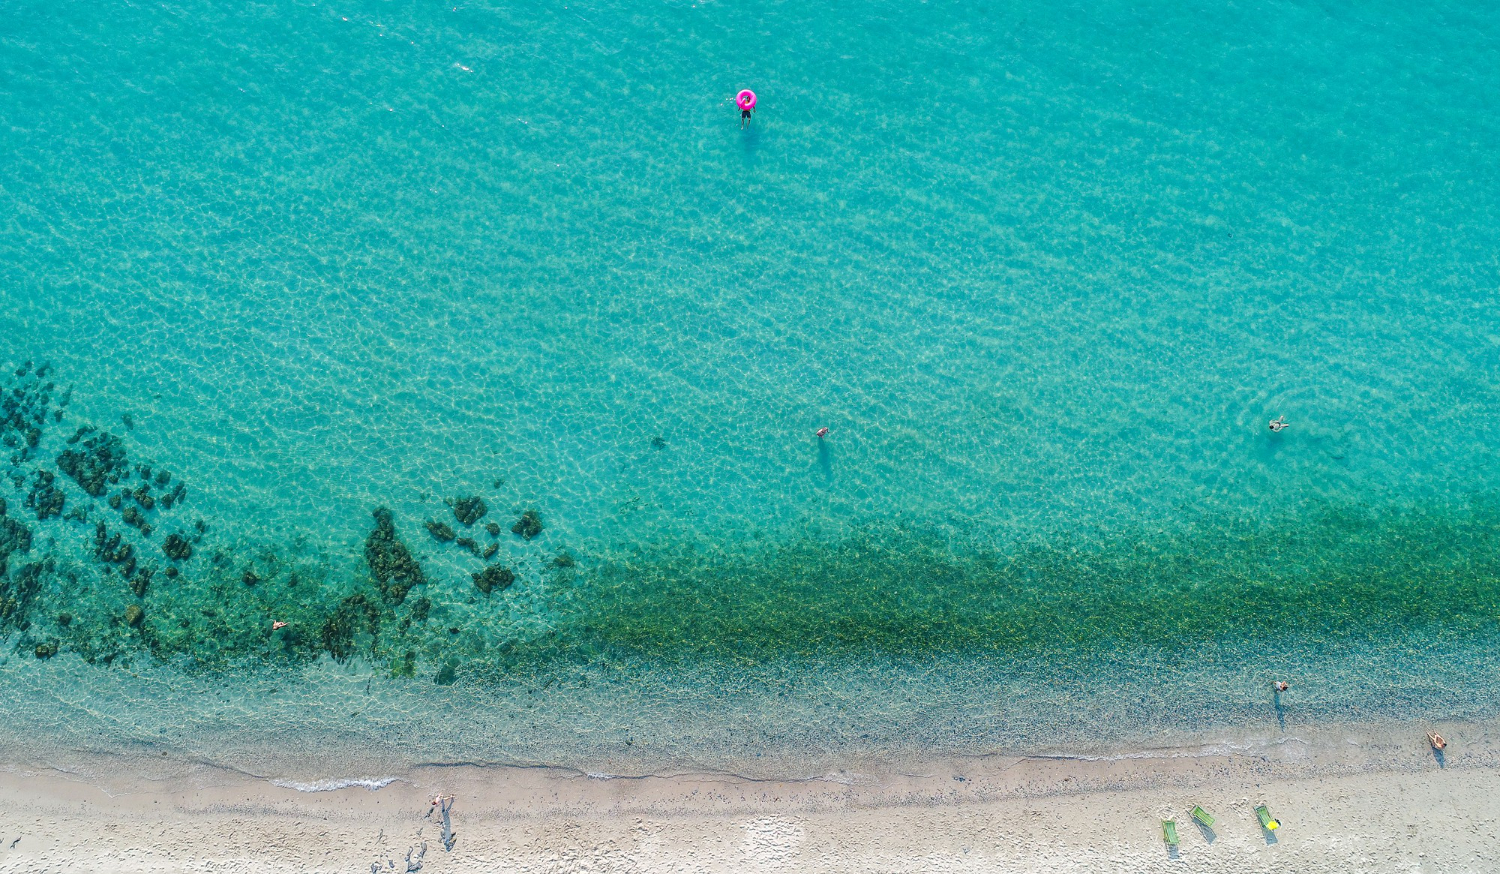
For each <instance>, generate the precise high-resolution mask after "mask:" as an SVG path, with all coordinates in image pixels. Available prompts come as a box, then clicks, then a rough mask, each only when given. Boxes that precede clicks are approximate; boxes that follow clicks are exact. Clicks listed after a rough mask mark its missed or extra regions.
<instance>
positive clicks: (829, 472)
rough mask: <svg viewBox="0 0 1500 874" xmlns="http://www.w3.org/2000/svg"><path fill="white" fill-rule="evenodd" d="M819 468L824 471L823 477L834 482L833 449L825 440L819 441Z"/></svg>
mask: <svg viewBox="0 0 1500 874" xmlns="http://www.w3.org/2000/svg"><path fill="white" fill-rule="evenodd" d="M818 470H821V471H822V472H823V479H826V480H828V481H829V482H830V483H831V482H833V450H831V449H829V448H828V443H827V441H825V440H819V441H818Z"/></svg>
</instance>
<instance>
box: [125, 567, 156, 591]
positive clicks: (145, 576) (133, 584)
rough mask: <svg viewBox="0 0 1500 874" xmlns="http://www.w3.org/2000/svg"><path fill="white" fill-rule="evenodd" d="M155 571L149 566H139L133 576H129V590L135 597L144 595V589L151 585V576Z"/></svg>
mask: <svg viewBox="0 0 1500 874" xmlns="http://www.w3.org/2000/svg"><path fill="white" fill-rule="evenodd" d="M155 573H156V571H154V570H153V569H151V568H148V567H147V568H141V569H140V570H139V571H137V572H136V575H135V576H133V577H131V578H130V591H132V592H134V593H135V596H136V597H137V598H144V597H146V590H147V589H148V588H150V587H151V577H152V575H153V574H155Z"/></svg>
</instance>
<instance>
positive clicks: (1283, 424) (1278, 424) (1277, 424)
mask: <svg viewBox="0 0 1500 874" xmlns="http://www.w3.org/2000/svg"><path fill="white" fill-rule="evenodd" d="M1289 427H1291V423H1290V422H1288V421H1287V420H1286V416H1277V417H1276V418H1274V419H1272V420H1271V422H1270V428H1271V431H1272V432H1276V431H1280V430H1281V429H1282V428H1289Z"/></svg>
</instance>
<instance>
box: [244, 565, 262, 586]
mask: <svg viewBox="0 0 1500 874" xmlns="http://www.w3.org/2000/svg"><path fill="white" fill-rule="evenodd" d="M240 582H242V583H244V584H245V585H247V586H252V587H253V586H254V585H255V584H256V583H259V582H260V574H258V573H256V572H255V568H253V567H250V568H245V573H244V574H242V575H241V576H240Z"/></svg>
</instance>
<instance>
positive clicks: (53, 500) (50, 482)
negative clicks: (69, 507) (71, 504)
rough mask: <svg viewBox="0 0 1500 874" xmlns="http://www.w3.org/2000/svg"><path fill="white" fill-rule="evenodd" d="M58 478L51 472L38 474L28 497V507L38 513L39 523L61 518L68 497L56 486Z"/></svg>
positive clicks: (45, 471) (42, 471)
mask: <svg viewBox="0 0 1500 874" xmlns="http://www.w3.org/2000/svg"><path fill="white" fill-rule="evenodd" d="M56 479H57V478H56V477H55V476H53V475H52V472H51V471H49V470H39V471H37V472H36V480H35V481H34V483H33V484H32V486H31V493H30V494H28V495H27V496H26V506H27V507H29V508H31V509H33V510H35V511H36V518H37V521H45V520H47V519H50V518H52V517H53V516H61V515H62V511H63V504H64V502H66V500H67V497H66V496H65V495H64V494H63V492H62V489H59V488H58V487H57V485H56V484H55V481H56Z"/></svg>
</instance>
